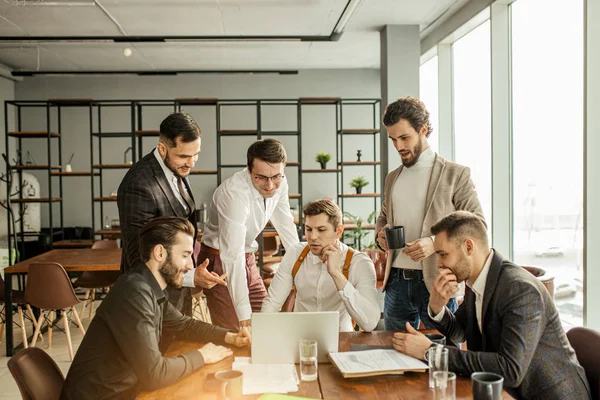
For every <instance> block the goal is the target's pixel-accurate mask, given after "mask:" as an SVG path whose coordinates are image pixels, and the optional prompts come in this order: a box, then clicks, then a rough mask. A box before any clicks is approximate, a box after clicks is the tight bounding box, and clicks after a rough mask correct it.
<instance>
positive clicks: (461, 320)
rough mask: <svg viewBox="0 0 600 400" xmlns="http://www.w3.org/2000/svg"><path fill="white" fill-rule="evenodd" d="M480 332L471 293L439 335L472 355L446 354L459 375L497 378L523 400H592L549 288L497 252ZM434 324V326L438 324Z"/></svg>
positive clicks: (451, 351)
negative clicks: (463, 345)
mask: <svg viewBox="0 0 600 400" xmlns="http://www.w3.org/2000/svg"><path fill="white" fill-rule="evenodd" d="M482 319H483V323H482V330H483V334H481V333H480V332H479V328H478V326H477V319H476V313H475V294H474V293H473V292H472V291H471V290H470V289H469V288H467V290H466V293H465V299H464V302H463V303H462V304H461V305H460V307H459V308H458V310H457V311H456V313H455V314H454V315H453V314H452V313H451V312H450V311H449V310H448V309H446V312H445V314H444V318H443V319H442V322H441V323H439V324H436V325H437V327H438V329H439V331H440V332H442V333H444V334H445V335H446V337H448V338H449V339H450V340H452V341H453V342H454V343H459V342H462V341H464V340H466V341H467V347H468V350H469V351H462V350H460V349H458V348H456V347H453V346H446V348H448V351H449V354H448V369H449V370H450V371H453V372H455V373H457V374H460V375H470V374H471V373H472V372H475V371H487V372H495V373H497V374H500V375H502V376H503V377H504V387H505V388H506V389H508V390H509V391H510V392H511V394H512V395H513V396H516V397H517V398H524V399H543V400H550V399H590V398H591V395H590V388H589V385H588V382H587V379H586V376H585V371H584V370H583V368H582V367H581V366H580V365H579V362H578V361H577V356H576V355H575V351H574V350H573V348H572V347H571V346H570V344H569V341H568V339H567V335H566V334H565V331H564V330H563V328H562V325H561V322H560V318H559V316H558V311H557V310H556V307H555V306H554V301H553V300H552V297H550V294H549V293H548V291H547V290H546V288H545V287H544V286H543V285H542V283H540V282H539V281H538V280H537V279H536V278H535V277H534V276H533V275H532V274H530V273H529V272H527V271H526V270H525V269H523V268H521V267H520V266H517V265H515V264H513V263H512V262H510V261H508V260H505V259H504V258H503V257H502V256H501V255H500V254H498V252H496V251H494V258H493V260H492V264H491V266H490V271H489V274H488V277H487V281H486V284H485V292H484V295H483V307H482ZM434 323H435V322H434Z"/></svg>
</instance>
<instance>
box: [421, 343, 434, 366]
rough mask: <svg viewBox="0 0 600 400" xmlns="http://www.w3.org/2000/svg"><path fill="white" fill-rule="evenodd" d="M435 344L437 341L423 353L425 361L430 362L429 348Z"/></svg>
mask: <svg viewBox="0 0 600 400" xmlns="http://www.w3.org/2000/svg"><path fill="white" fill-rule="evenodd" d="M433 346H435V343H431V344H430V345H429V347H428V348H427V349H426V350H425V354H423V358H424V359H425V361H427V362H429V349H430V348H432V347H433Z"/></svg>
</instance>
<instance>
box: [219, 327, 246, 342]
mask: <svg viewBox="0 0 600 400" xmlns="http://www.w3.org/2000/svg"><path fill="white" fill-rule="evenodd" d="M247 329H248V328H246V327H244V328H242V329H240V330H239V331H238V333H232V332H227V333H226V334H225V343H227V344H232V345H234V346H237V347H243V346H248V345H249V344H250V343H251V342H252V340H251V339H250V336H248V331H247Z"/></svg>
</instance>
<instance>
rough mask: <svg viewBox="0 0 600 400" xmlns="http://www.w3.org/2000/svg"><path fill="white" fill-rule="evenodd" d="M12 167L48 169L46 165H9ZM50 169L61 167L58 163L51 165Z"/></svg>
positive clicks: (59, 168)
mask: <svg viewBox="0 0 600 400" xmlns="http://www.w3.org/2000/svg"><path fill="white" fill-rule="evenodd" d="M11 168H13V169H21V170H36V169H37V170H44V169H48V166H47V165H13V166H11ZM50 169H58V170H61V169H62V167H61V166H60V165H53V166H51V167H50Z"/></svg>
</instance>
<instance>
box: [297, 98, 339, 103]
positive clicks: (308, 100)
mask: <svg viewBox="0 0 600 400" xmlns="http://www.w3.org/2000/svg"><path fill="white" fill-rule="evenodd" d="M299 101H300V104H336V103H337V102H338V101H340V98H339V97H300V99H299Z"/></svg>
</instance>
